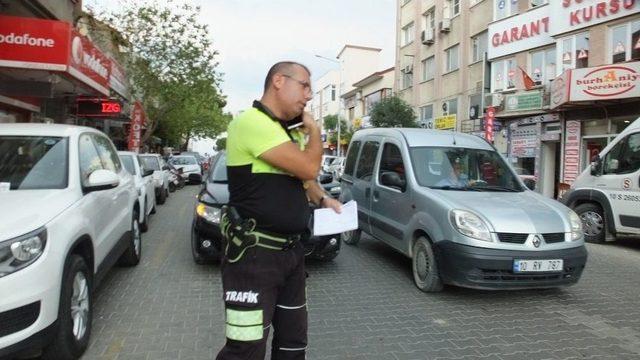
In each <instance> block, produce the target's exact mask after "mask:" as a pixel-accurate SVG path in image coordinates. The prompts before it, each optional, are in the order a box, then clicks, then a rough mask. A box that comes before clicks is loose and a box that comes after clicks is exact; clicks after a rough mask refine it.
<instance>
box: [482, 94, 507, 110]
mask: <svg viewBox="0 0 640 360" xmlns="http://www.w3.org/2000/svg"><path fill="white" fill-rule="evenodd" d="M503 101H504V96H503V95H502V94H487V95H486V97H485V98H484V106H485V107H489V106H492V107H495V108H499V107H501V106H502V102H503Z"/></svg>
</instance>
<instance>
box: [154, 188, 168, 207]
mask: <svg viewBox="0 0 640 360" xmlns="http://www.w3.org/2000/svg"><path fill="white" fill-rule="evenodd" d="M156 200H157V202H158V204H160V205H162V204H164V203H165V202H166V201H167V192H166V191H164V188H161V189H160V191H159V194H158V198H157V199H156Z"/></svg>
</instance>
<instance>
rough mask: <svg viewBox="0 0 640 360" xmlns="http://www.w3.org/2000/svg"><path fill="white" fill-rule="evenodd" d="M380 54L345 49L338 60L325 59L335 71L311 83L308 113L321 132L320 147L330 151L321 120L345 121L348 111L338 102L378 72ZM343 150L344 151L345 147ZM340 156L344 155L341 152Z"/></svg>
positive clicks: (353, 47)
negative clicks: (362, 81) (334, 66)
mask: <svg viewBox="0 0 640 360" xmlns="http://www.w3.org/2000/svg"><path fill="white" fill-rule="evenodd" d="M381 51H382V49H379V48H374V47H367V46H359V45H350V44H347V45H344V46H343V47H342V49H341V50H340V52H338V55H337V56H336V59H337V60H332V59H327V61H332V62H335V63H336V65H337V67H338V68H337V69H334V70H331V71H328V72H327V73H325V74H323V75H322V76H320V77H319V78H317V79H315V80H313V89H314V94H313V99H312V100H311V105H310V106H309V107H308V110H309V111H310V112H311V113H312V114H313V116H314V119H315V120H316V122H318V124H319V126H321V128H322V129H323V146H324V148H325V149H328V148H329V144H328V143H327V141H326V140H327V139H328V138H329V136H328V135H329V134H326V133H324V126H323V122H322V120H323V119H324V117H325V116H327V115H339V116H340V117H341V118H343V119H347V118H348V111H349V110H348V109H347V108H346V107H345V106H342V105H341V102H342V101H341V98H344V97H343V95H344V94H346V93H349V92H351V91H353V90H354V89H355V87H354V84H355V83H356V82H358V81H360V80H362V79H364V78H365V77H368V76H369V75H371V74H373V73H375V72H376V71H378V70H379V66H380V52H381ZM342 150H345V149H344V146H343V149H342ZM325 151H326V150H325ZM342 153H344V151H341V154H342Z"/></svg>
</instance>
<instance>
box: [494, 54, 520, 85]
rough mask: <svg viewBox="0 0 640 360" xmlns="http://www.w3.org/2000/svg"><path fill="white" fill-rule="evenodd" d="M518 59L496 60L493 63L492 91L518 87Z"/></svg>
mask: <svg viewBox="0 0 640 360" xmlns="http://www.w3.org/2000/svg"><path fill="white" fill-rule="evenodd" d="M516 68H517V64H516V59H514V58H511V59H505V60H500V61H495V62H493V63H492V64H491V78H492V82H491V92H497V91H504V90H509V89H513V88H515V87H516V83H515V80H516Z"/></svg>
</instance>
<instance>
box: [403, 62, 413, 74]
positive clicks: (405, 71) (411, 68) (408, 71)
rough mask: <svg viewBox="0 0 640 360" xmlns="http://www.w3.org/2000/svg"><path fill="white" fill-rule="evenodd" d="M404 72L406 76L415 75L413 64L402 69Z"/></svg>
mask: <svg viewBox="0 0 640 360" xmlns="http://www.w3.org/2000/svg"><path fill="white" fill-rule="evenodd" d="M402 72H403V73H405V74H411V73H413V64H409V65H407V66H405V67H404V68H403V69H402Z"/></svg>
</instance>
